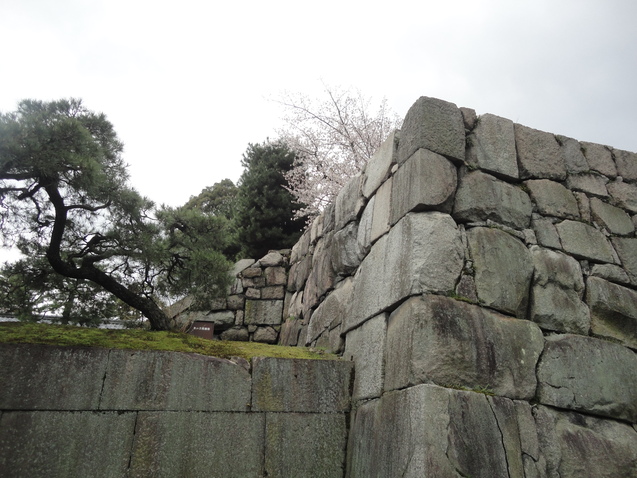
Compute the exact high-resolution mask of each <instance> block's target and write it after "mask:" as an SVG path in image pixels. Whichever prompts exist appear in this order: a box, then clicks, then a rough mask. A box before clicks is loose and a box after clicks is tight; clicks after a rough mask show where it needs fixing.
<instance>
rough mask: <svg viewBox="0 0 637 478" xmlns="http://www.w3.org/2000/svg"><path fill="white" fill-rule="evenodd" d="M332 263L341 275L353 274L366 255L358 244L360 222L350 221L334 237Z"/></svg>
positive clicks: (335, 270)
mask: <svg viewBox="0 0 637 478" xmlns="http://www.w3.org/2000/svg"><path fill="white" fill-rule="evenodd" d="M330 249H331V253H332V265H333V267H334V272H335V273H336V275H339V276H347V275H350V274H352V273H353V272H354V271H355V270H356V268H357V267H358V266H359V265H360V263H361V260H362V259H363V257H365V253H364V251H363V250H362V249H361V248H360V246H359V244H358V223H357V222H350V223H349V224H347V225H346V226H345V227H344V228H343V229H341V230H339V231H337V232H336V233H335V234H334V236H333V239H332V247H331V248H330Z"/></svg>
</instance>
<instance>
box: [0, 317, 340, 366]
mask: <svg viewBox="0 0 637 478" xmlns="http://www.w3.org/2000/svg"><path fill="white" fill-rule="evenodd" d="M0 343H6V344H45V345H57V346H70V347H100V348H115V349H134V350H164V351H172V352H186V353H197V354H201V355H210V356H213V357H220V358H229V357H243V358H245V359H247V360H250V359H251V358H252V357H277V358H290V359H337V358H338V357H337V356H336V355H332V354H326V353H323V352H321V351H320V350H316V349H308V348H304V347H283V346H280V345H268V344H261V343H257V342H228V341H222V340H207V339H202V338H199V337H195V336H193V335H188V334H185V333H179V332H151V331H148V330H141V329H125V330H108V329H96V328H87V327H75V326H70V325H51V324H34V323H20V322H6V323H1V324H0Z"/></svg>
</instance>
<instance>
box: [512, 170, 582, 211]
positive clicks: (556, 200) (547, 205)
mask: <svg viewBox="0 0 637 478" xmlns="http://www.w3.org/2000/svg"><path fill="white" fill-rule="evenodd" d="M524 184H525V185H526V187H527V188H529V191H530V193H531V199H533V202H534V203H535V204H536V206H537V209H538V212H539V213H540V214H543V215H547V216H555V217H561V218H565V219H579V207H578V206H577V201H576V200H575V196H573V193H572V192H571V191H569V190H568V189H566V188H565V187H564V186H562V185H561V184H560V183H556V182H555V181H549V180H548V179H536V180H531V181H526V182H525V183H524Z"/></svg>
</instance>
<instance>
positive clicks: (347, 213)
mask: <svg viewBox="0 0 637 478" xmlns="http://www.w3.org/2000/svg"><path fill="white" fill-rule="evenodd" d="M361 183H362V176H361V175H360V174H358V175H356V176H354V177H353V178H352V179H350V180H349V181H348V182H347V184H346V185H345V186H343V189H341V191H340V192H339V193H338V195H337V196H336V199H335V201H334V214H335V216H334V219H335V221H336V222H335V230H337V231H338V230H339V229H342V228H343V226H345V224H347V223H348V222H350V221H353V220H355V219H356V218H357V217H358V213H359V212H361V210H362V209H363V207H365V198H364V197H363V193H362V191H361ZM326 232H327V231H324V234H325V233H326Z"/></svg>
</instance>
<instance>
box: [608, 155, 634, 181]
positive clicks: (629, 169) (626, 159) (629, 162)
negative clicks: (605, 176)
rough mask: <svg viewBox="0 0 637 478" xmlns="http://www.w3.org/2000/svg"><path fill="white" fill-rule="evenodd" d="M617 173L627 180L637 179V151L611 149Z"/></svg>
mask: <svg viewBox="0 0 637 478" xmlns="http://www.w3.org/2000/svg"><path fill="white" fill-rule="evenodd" d="M613 154H614V156H615V164H616V165H617V174H618V175H619V176H621V177H622V178H624V179H627V180H628V181H636V180H637V153H632V152H630V151H622V150H621V149H613Z"/></svg>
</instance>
